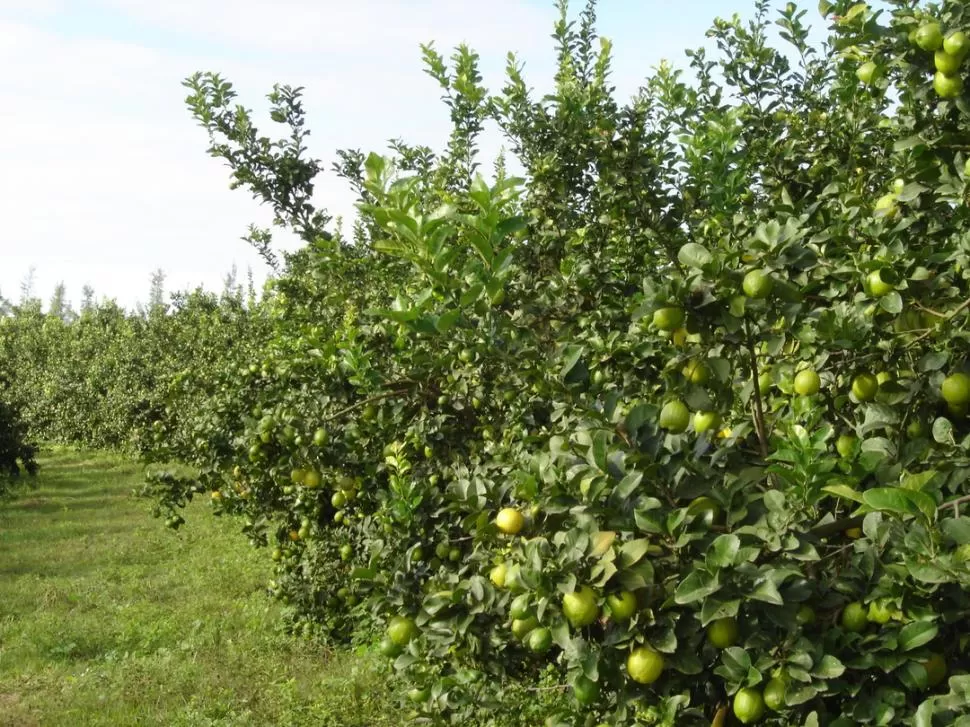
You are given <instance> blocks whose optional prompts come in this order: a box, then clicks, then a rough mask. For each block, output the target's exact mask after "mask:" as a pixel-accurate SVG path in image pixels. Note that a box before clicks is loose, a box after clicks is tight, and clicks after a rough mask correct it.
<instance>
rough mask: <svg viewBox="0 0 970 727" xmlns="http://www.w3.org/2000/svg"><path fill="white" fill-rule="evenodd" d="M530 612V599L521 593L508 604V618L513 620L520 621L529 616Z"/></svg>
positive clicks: (526, 594) (527, 595)
mask: <svg viewBox="0 0 970 727" xmlns="http://www.w3.org/2000/svg"><path fill="white" fill-rule="evenodd" d="M531 610H532V597H531V596H530V595H529V594H528V593H522V594H520V595H518V596H516V597H515V598H513V599H512V603H511V604H509V616H511V617H512V618H513V619H522V618H526V617H527V616H529V614H530V612H531Z"/></svg>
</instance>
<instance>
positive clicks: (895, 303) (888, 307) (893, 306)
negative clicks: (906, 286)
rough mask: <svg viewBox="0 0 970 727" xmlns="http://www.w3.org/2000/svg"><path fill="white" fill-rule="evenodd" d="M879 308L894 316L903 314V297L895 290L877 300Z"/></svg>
mask: <svg viewBox="0 0 970 727" xmlns="http://www.w3.org/2000/svg"><path fill="white" fill-rule="evenodd" d="M879 307H880V308H882V309H883V310H884V311H886V312H887V313H892V314H893V315H896V314H898V313H902V312H903V297H902V296H901V295H900V294H899V293H897V292H896V291H895V290H894V291H892V292H891V293H889V294H888V295H884V296H883V297H882V298H880V299H879Z"/></svg>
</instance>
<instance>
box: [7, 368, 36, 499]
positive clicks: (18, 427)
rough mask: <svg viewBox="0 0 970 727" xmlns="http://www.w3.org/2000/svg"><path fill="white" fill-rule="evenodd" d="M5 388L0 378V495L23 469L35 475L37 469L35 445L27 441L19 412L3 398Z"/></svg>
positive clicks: (17, 477) (24, 426) (18, 476)
mask: <svg viewBox="0 0 970 727" xmlns="http://www.w3.org/2000/svg"><path fill="white" fill-rule="evenodd" d="M5 389H6V385H5V383H4V382H3V380H2V379H0V496H2V495H4V494H6V492H7V489H8V486H9V484H10V483H11V481H13V480H16V479H19V478H20V476H21V474H22V473H23V472H24V471H26V472H27V474H29V475H35V474H37V470H38V469H39V467H38V465H37V461H36V460H35V456H36V454H37V445H35V444H34V443H33V442H31V441H29V439H28V435H27V431H26V429H27V428H26V425H25V424H24V422H23V420H22V418H21V417H20V412H19V411H17V410H16V409H15V408H14V407H13V406H12V405H11V404H9V403H7V401H5V399H4V398H3V397H4V394H5V393H6V392H5Z"/></svg>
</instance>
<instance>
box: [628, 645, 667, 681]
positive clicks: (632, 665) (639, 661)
mask: <svg viewBox="0 0 970 727" xmlns="http://www.w3.org/2000/svg"><path fill="white" fill-rule="evenodd" d="M663 670H664V658H663V655H661V654H659V653H658V652H656V651H654V650H653V649H651V648H650V647H649V646H638V647H637V648H636V649H634V650H633V651H631V652H630V655H629V656H628V657H627V659H626V671H627V674H629V675H630V678H631V679H632V680H633V681H635V682H637V683H639V684H653V683H654V682H655V681H657V679H659V678H660V674H661V673H662V672H663Z"/></svg>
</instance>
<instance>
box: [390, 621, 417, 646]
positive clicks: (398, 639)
mask: <svg viewBox="0 0 970 727" xmlns="http://www.w3.org/2000/svg"><path fill="white" fill-rule="evenodd" d="M417 635H418V627H417V625H415V623H414V621H412V620H411V619H409V618H407V617H405V616H395V617H394V618H392V619H391V621H390V623H389V624H388V626H387V636H388V638H389V639H390V640H391V641H392V642H393V643H394V644H396V645H397V646H401V647H404V646H407V645H408V644H409V643H410V642H411V639H413V638H414V637H415V636H417Z"/></svg>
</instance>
